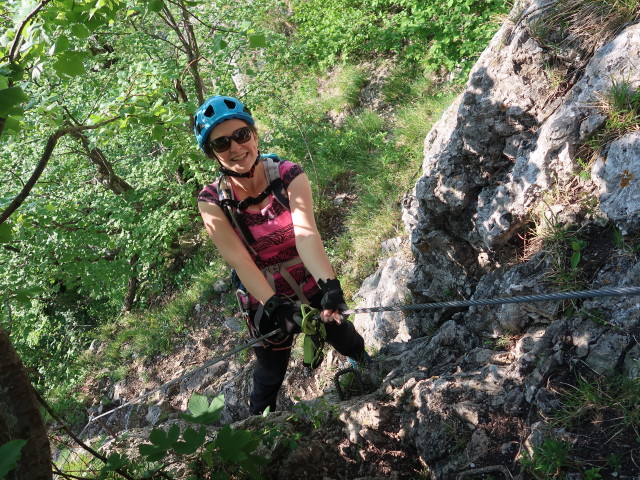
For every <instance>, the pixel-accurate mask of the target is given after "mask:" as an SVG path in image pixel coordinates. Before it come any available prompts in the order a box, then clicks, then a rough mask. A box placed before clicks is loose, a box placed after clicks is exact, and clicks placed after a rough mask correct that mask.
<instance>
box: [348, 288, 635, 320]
mask: <svg viewBox="0 0 640 480" xmlns="http://www.w3.org/2000/svg"><path fill="white" fill-rule="evenodd" d="M624 295H640V287H610V288H601V289H598V290H584V291H581V292H559V293H542V294H539V295H522V296H518V297H506V298H504V297H503V298H486V299H482V298H481V299H477V300H455V301H451V302H434V303H418V304H412V305H392V306H387V307H369V308H354V309H352V310H345V311H344V312H342V313H343V314H344V315H351V314H353V313H376V312H396V311H400V310H431V309H436V308H451V307H475V306H487V305H502V304H505V303H525V302H546V301H550V300H568V299H576V298H595V297H621V296H624Z"/></svg>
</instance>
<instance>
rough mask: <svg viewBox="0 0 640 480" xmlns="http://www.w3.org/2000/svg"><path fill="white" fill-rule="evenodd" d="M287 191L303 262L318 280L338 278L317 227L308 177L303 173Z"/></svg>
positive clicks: (297, 246) (297, 243)
mask: <svg viewBox="0 0 640 480" xmlns="http://www.w3.org/2000/svg"><path fill="white" fill-rule="evenodd" d="M287 191H288V193H289V205H290V207H291V219H292V221H293V233H294V235H295V238H296V248H297V249H298V254H299V255H300V258H301V259H302V262H303V263H304V265H305V267H307V270H309V273H311V275H313V278H315V279H316V280H328V279H331V278H336V275H335V273H334V272H333V267H332V266H331V263H330V262H329V257H328V256H327V253H326V251H325V249H324V245H323V244H322V239H321V238H320V233H319V232H318V227H317V226H316V220H315V217H314V215H313V199H312V196H311V184H310V183H309V178H308V177H307V175H306V174H305V173H302V174H300V175H298V176H297V177H296V178H294V179H293V181H292V182H291V183H290V184H289V187H288V188H287Z"/></svg>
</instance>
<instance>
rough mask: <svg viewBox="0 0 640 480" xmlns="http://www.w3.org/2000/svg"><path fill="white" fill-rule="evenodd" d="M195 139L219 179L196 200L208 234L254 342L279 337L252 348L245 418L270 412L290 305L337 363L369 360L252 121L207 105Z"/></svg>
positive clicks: (302, 195) (313, 235) (219, 104)
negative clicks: (320, 330) (245, 296)
mask: <svg viewBox="0 0 640 480" xmlns="http://www.w3.org/2000/svg"><path fill="white" fill-rule="evenodd" d="M194 133H195V136H196V139H197V141H198V144H199V145H200V148H202V150H203V151H204V152H205V154H206V155H207V156H209V157H210V158H213V159H216V160H217V161H218V163H219V166H220V172H221V176H220V177H219V178H218V181H217V182H214V183H212V184H210V185H208V186H206V187H205V188H204V189H203V190H202V191H201V192H200V195H199V196H198V208H199V210H200V214H201V215H202V219H203V220H204V224H205V227H206V229H207V232H208V234H209V236H210V237H211V240H212V241H213V243H214V245H215V246H216V248H217V249H218V250H219V251H220V253H221V255H222V256H223V258H224V259H225V260H226V261H227V263H228V264H229V265H230V266H231V267H232V268H233V269H234V270H235V272H236V274H237V276H238V277H239V279H240V281H241V282H242V284H243V285H244V287H245V288H246V290H247V291H248V293H249V298H250V302H249V323H250V327H251V330H252V332H254V335H256V336H259V335H264V334H265V333H269V332H271V331H273V330H276V329H278V328H280V329H281V331H282V332H283V333H282V334H280V335H278V336H276V337H274V339H273V340H271V341H270V342H265V343H262V344H260V345H257V346H255V347H254V351H255V353H256V358H257V365H256V368H255V370H254V373H253V390H252V392H251V395H250V399H249V410H250V412H251V413H252V414H259V413H261V412H263V411H264V410H265V409H266V408H267V407H269V408H270V410H271V411H273V410H275V408H276V398H277V395H278V391H279V389H280V387H281V386H282V382H283V380H284V376H285V373H286V370H287V365H288V363H289V357H290V355H291V345H292V343H293V339H294V334H295V333H298V332H299V327H298V325H297V323H296V322H295V321H294V314H296V313H297V312H296V307H295V306H294V302H295V301H296V300H300V301H302V302H303V303H308V304H310V305H311V306H312V307H314V308H317V309H319V310H320V318H321V320H322V321H323V322H324V323H325V327H326V331H327V342H328V343H329V344H331V345H332V346H333V347H334V348H335V349H336V350H337V351H338V352H340V353H341V354H343V355H345V356H347V357H350V358H352V359H354V360H355V361H361V360H365V359H368V356H367V354H366V352H365V350H364V340H363V339H362V337H361V336H360V334H358V332H356V330H355V328H354V327H353V324H352V323H351V322H349V321H345V317H344V316H343V315H342V312H343V311H344V310H346V308H347V306H346V303H345V300H344V295H343V292H342V289H341V286H340V282H339V281H338V280H337V279H336V276H335V273H334V271H333V268H332V266H331V264H330V262H329V258H328V256H327V254H326V252H325V249H324V247H323V245H322V240H321V238H320V234H319V233H318V229H317V227H316V223H315V219H314V216H313V204H312V198H311V185H310V183H309V179H308V177H307V175H306V174H305V173H304V172H303V170H302V168H301V167H300V166H299V165H296V164H294V163H292V162H287V161H280V160H279V159H277V160H276V159H274V156H262V155H261V154H260V152H259V150H258V142H259V138H258V134H257V131H256V129H255V121H254V119H253V117H252V116H251V113H250V112H249V110H248V109H247V108H246V107H245V106H244V105H243V104H242V102H240V101H239V100H237V99H235V98H233V97H224V96H220V95H216V96H214V97H211V98H209V99H208V100H207V101H206V102H205V103H204V104H203V105H202V106H201V107H200V108H199V109H198V111H197V112H196V114H195V117H194ZM274 165H275V167H274ZM274 168H275V169H276V173H275V175H274V174H273V173H272V170H273V169H274ZM274 177H277V178H274ZM279 199H280V200H279ZM287 203H288V208H287Z"/></svg>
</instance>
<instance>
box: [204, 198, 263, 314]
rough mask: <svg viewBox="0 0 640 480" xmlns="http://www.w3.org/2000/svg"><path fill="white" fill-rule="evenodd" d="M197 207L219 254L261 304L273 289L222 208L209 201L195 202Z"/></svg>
mask: <svg viewBox="0 0 640 480" xmlns="http://www.w3.org/2000/svg"><path fill="white" fill-rule="evenodd" d="M198 209H199V210H200V215H201V216H202V220H203V221H204V226H205V228H206V229H207V233H208V234H209V237H210V238H211V241H212V242H213V244H214V245H215V246H216V248H217V249H218V251H219V252H220V254H221V255H222V258H224V259H225V261H226V262H227V263H228V264H229V265H230V266H231V268H234V269H235V271H236V273H237V274H238V277H240V281H242V284H243V285H244V286H245V287H246V289H247V290H248V291H249V293H251V295H253V296H254V297H256V298H257V299H258V301H259V302H261V303H262V304H264V303H265V302H266V301H267V300H268V299H269V298H271V297H272V296H273V295H274V294H275V292H274V291H273V289H272V288H271V286H270V285H269V283H268V282H267V279H266V278H265V277H264V275H262V272H261V271H260V269H258V266H257V265H256V264H255V262H254V261H253V258H251V255H250V254H249V251H248V250H247V247H246V246H245V245H244V243H243V242H242V240H241V239H240V237H238V235H237V234H236V232H235V230H234V229H233V227H232V226H231V224H230V223H229V220H228V219H227V217H226V216H225V214H224V211H223V210H222V208H220V207H219V206H218V205H215V204H213V203H208V202H198Z"/></svg>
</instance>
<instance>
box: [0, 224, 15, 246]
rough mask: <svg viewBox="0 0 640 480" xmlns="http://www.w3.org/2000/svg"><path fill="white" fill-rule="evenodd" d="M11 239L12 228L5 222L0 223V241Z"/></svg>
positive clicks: (5, 241)
mask: <svg viewBox="0 0 640 480" xmlns="http://www.w3.org/2000/svg"><path fill="white" fill-rule="evenodd" d="M12 240H13V229H12V228H11V226H10V225H9V224H7V223H0V243H10V242H11V241H12Z"/></svg>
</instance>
